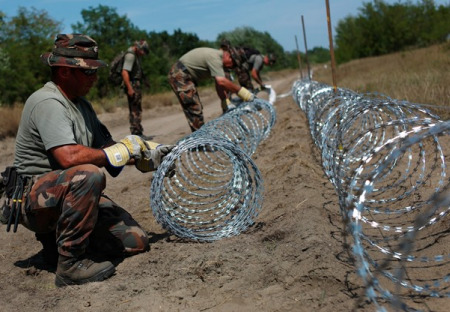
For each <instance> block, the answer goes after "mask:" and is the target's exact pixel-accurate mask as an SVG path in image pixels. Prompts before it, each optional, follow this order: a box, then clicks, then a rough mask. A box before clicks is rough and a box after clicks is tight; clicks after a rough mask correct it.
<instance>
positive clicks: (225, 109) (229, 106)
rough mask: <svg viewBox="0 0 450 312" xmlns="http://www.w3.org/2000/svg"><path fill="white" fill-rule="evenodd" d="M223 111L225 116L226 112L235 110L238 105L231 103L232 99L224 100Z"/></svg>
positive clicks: (222, 103)
mask: <svg viewBox="0 0 450 312" xmlns="http://www.w3.org/2000/svg"><path fill="white" fill-rule="evenodd" d="M221 106H222V111H223V113H224V114H225V113H226V112H228V111H230V110H233V109H235V108H236V105H234V104H233V103H231V101H230V99H223V100H222V102H221Z"/></svg>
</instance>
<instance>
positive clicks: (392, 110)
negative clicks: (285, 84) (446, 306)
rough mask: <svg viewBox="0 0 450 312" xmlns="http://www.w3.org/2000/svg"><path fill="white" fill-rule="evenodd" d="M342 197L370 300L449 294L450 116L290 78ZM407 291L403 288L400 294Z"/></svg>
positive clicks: (399, 302) (398, 304)
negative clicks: (449, 160) (448, 119)
mask: <svg viewBox="0 0 450 312" xmlns="http://www.w3.org/2000/svg"><path fill="white" fill-rule="evenodd" d="M292 95H293V98H294V101H295V102H296V104H297V105H298V106H299V107H300V109H301V110H302V111H303V112H304V113H305V115H306V117H307V119H308V123H309V128H310V132H311V136H312V139H313V141H314V142H315V144H316V146H317V147H318V148H319V150H320V152H321V156H322V166H323V169H324V172H325V174H326V176H327V177H328V178H329V180H330V182H331V183H332V184H333V185H334V187H335V189H336V192H337V194H338V198H339V206H340V210H341V215H342V217H343V220H344V225H345V228H344V231H345V232H346V233H348V234H349V237H351V238H352V239H353V241H352V246H353V247H352V253H353V256H354V258H355V260H356V266H357V272H358V274H359V275H360V276H361V278H362V279H363V281H364V283H365V285H366V296H367V297H368V298H369V299H370V300H371V301H372V302H374V304H375V305H376V306H377V308H378V309H379V310H380V311H384V310H385V309H384V307H383V306H382V304H381V302H385V301H388V302H389V303H390V304H391V305H392V306H393V307H395V308H399V309H402V310H408V311H409V310H410V309H411V308H410V307H409V306H408V305H407V304H406V303H405V302H404V301H405V300H406V299H407V298H408V295H410V293H409V292H408V291H412V292H413V293H417V294H420V295H428V296H432V297H440V298H448V297H450V292H449V291H448V288H449V287H450V285H449V283H450V244H449V243H450V235H448V234H449V228H450V220H449V209H450V208H449V204H450V191H449V186H450V185H449V174H450V172H448V170H449V168H448V164H447V163H446V157H448V156H449V154H450V151H449V149H450V122H443V121H441V120H440V118H439V117H438V116H437V115H435V114H433V113H431V112H430V111H429V110H427V109H425V108H424V107H422V106H420V105H417V104H413V103H408V102H406V101H399V100H395V99H391V98H389V97H386V96H384V95H381V94H375V93H374V94H364V95H363V94H358V93H356V92H353V91H351V90H346V89H340V88H338V89H337V90H334V89H333V88H331V87H330V86H328V85H325V84H321V83H318V82H315V81H306V80H299V81H296V82H294V84H293V87H292ZM402 289H405V290H404V291H402Z"/></svg>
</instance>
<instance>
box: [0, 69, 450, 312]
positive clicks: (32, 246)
mask: <svg viewBox="0 0 450 312" xmlns="http://www.w3.org/2000/svg"><path fill="white" fill-rule="evenodd" d="M266 79H268V83H270V84H271V85H272V87H273V88H274V89H275V90H276V92H277V94H278V95H282V94H285V93H288V92H289V91H290V90H291V88H292V84H293V82H294V81H295V80H296V79H298V75H297V73H296V72H292V73H289V74H286V75H285V76H284V77H282V78H277V79H273V80H270V76H269V77H266ZM204 105H205V116H206V120H211V119H212V118H214V117H216V116H219V114H220V112H219V111H220V105H219V100H218V99H217V98H215V97H211V100H210V101H205V102H204ZM275 107H276V112H277V122H276V124H275V126H274V128H273V130H272V132H271V134H270V136H269V137H268V139H267V140H265V141H264V142H262V144H260V145H259V146H258V149H257V150H256V152H255V153H254V154H253V156H252V158H253V160H254V161H255V163H256V165H257V166H258V168H259V169H260V171H261V173H262V176H263V179H264V189H265V193H264V202H263V208H262V211H261V213H260V215H259V216H258V218H257V219H256V220H255V225H254V226H253V227H251V228H250V229H249V230H247V231H246V232H245V233H242V234H240V235H239V236H236V237H232V238H226V239H222V240H220V241H216V242H214V243H196V242H189V241H186V240H181V239H178V238H177V237H175V236H173V235H169V234H167V233H166V232H165V231H164V230H163V229H162V228H161V226H160V225H159V224H158V223H157V222H156V221H155V219H154V217H153V215H152V212H151V208H150V200H149V197H150V195H149V191H150V183H151V175H152V174H151V173H148V174H142V173H140V172H138V171H137V170H136V169H135V168H134V167H132V166H130V167H127V168H125V170H124V171H123V172H122V173H121V174H120V175H119V176H118V177H117V178H114V179H113V178H111V177H108V181H107V187H106V190H105V193H106V194H108V195H109V196H110V197H111V198H112V199H113V200H115V201H116V202H117V203H119V204H120V205H122V206H123V207H124V208H126V209H127V210H128V211H129V212H131V214H132V215H133V216H134V217H135V219H136V220H137V221H138V222H139V223H140V224H141V225H142V226H143V227H144V229H146V230H147V231H148V233H149V235H150V237H151V249H150V251H149V252H147V253H143V254H139V255H137V256H133V257H130V258H126V259H124V260H123V261H121V262H120V263H118V264H117V272H116V273H115V275H114V276H113V277H111V278H110V279H108V280H106V281H103V282H99V283H91V284H86V285H82V286H68V287H64V288H56V287H55V284H54V279H55V268H51V267H48V266H47V265H45V263H44V262H43V261H42V259H41V257H40V254H39V252H40V250H41V246H40V244H39V243H38V242H37V241H36V240H35V238H34V235H33V233H31V232H30V231H28V230H26V229H25V228H24V227H20V226H19V229H18V232H17V233H12V232H10V233H6V231H5V228H6V227H5V225H1V226H0V233H1V234H0V246H1V248H0V276H1V278H0V311H17V310H19V311H108V312H112V311H133V312H134V311H228V312H231V311H258V312H261V311H333V312H337V311H351V310H353V309H354V310H358V311H375V307H374V306H373V305H370V304H368V303H367V302H365V301H364V300H363V299H361V298H362V297H361V296H362V294H363V289H362V287H361V285H362V282H361V280H360V278H359V277H358V276H357V275H356V274H355V268H354V266H353V265H352V264H351V262H350V261H349V258H348V255H347V253H346V252H345V251H344V249H343V246H342V236H341V234H340V233H341V229H342V224H341V216H340V214H339V207H338V199H337V196H336V193H335V190H334V188H333V186H332V185H331V183H330V182H329V181H328V180H327V179H326V177H325V176H324V173H323V171H322V167H321V164H320V159H319V156H318V155H319V154H318V153H317V150H316V148H315V147H314V145H313V143H312V141H311V138H310V135H309V128H308V125H307V122H306V118H305V116H304V114H303V112H302V111H301V110H300V108H299V107H298V106H297V105H296V104H295V102H294V100H293V98H292V96H285V97H279V98H278V99H277V102H276V103H275ZM127 114H128V113H127V111H126V110H123V109H122V110H118V111H116V112H114V113H108V114H101V115H100V119H101V120H102V121H104V123H105V124H106V125H107V126H108V127H109V129H110V131H111V133H112V134H113V137H114V138H115V139H121V138H122V137H124V136H126V135H128V134H129V129H128V117H127ZM144 119H145V120H144V122H143V125H144V129H145V133H146V134H152V135H155V136H156V137H155V141H158V142H161V143H174V142H175V141H176V140H178V139H179V138H182V137H184V136H186V135H188V134H189V133H190V130H189V128H188V125H187V122H186V120H185V118H184V115H183V114H182V112H181V108H180V107H178V106H174V107H167V108H156V109H151V110H146V111H145V112H144ZM1 146H2V148H1V150H0V170H2V171H3V169H4V168H5V167H6V166H7V165H9V164H11V163H12V161H13V153H14V139H5V140H3V141H1ZM417 300H421V301H420V302H417V303H418V304H421V305H420V307H421V308H422V309H424V310H427V311H444V310H446V308H445V306H446V305H445V304H444V305H443V303H445V302H446V303H447V304H448V303H449V301H448V300H447V301H445V302H443V301H439V299H430V298H422V299H417ZM441 300H442V299H441ZM357 302H359V303H360V305H359V306H357V305H356V304H357ZM447 307H448V305H447ZM447 311H448V310H447Z"/></svg>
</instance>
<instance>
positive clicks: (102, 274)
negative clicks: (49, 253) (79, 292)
mask: <svg viewBox="0 0 450 312" xmlns="http://www.w3.org/2000/svg"><path fill="white" fill-rule="evenodd" d="M115 269H116V268H115V267H114V265H113V264H112V263H111V262H109V261H104V262H100V263H96V262H94V261H92V260H89V259H86V258H81V259H78V258H73V257H65V256H62V255H59V259H58V268H57V269H56V278H55V285H56V286H57V287H62V286H66V285H81V284H85V283H90V282H100V281H103V280H104V279H107V278H108V277H110V276H111V275H113V274H114V271H115Z"/></svg>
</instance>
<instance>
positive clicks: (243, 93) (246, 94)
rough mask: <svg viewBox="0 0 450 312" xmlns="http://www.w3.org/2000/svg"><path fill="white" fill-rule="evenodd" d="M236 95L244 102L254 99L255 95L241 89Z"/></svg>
mask: <svg viewBox="0 0 450 312" xmlns="http://www.w3.org/2000/svg"><path fill="white" fill-rule="evenodd" d="M237 95H238V96H239V97H240V98H241V99H242V100H243V101H244V102H250V101H253V100H254V99H255V95H254V94H253V93H251V92H250V91H248V90H247V89H246V88H244V87H241V88H240V89H239V91H238V93H237Z"/></svg>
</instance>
